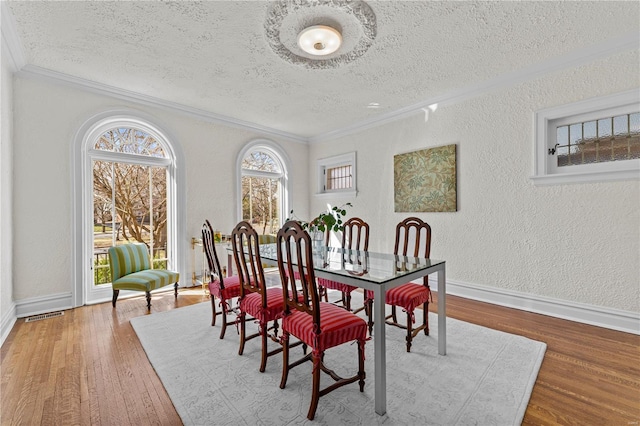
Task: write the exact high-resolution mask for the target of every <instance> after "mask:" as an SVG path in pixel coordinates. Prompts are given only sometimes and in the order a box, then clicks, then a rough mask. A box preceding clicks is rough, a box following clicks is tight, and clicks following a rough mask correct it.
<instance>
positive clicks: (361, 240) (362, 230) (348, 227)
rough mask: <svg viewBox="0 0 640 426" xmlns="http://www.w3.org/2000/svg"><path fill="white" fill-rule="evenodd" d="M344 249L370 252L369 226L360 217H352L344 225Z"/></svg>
mask: <svg viewBox="0 0 640 426" xmlns="http://www.w3.org/2000/svg"><path fill="white" fill-rule="evenodd" d="M343 226H344V230H343V231H342V248H346V249H350V250H364V251H367V250H369V224H368V223H367V222H365V221H364V220H362V219H360V218H359V217H352V218H351V219H349V220H347V221H346V222H345V223H344V225H343Z"/></svg>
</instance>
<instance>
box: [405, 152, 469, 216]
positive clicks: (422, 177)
mask: <svg viewBox="0 0 640 426" xmlns="http://www.w3.org/2000/svg"><path fill="white" fill-rule="evenodd" d="M393 187H394V205H395V211H396V212H455V211H457V209H458V204H457V191H456V145H455V144H454V145H447V146H440V147H436V148H429V149H422V150H420V151H414V152H408V153H405V154H398V155H394V157H393Z"/></svg>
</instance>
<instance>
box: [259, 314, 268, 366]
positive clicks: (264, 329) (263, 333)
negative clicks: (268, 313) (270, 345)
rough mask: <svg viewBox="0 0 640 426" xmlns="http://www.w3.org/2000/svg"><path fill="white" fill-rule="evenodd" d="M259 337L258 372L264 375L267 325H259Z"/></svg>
mask: <svg viewBox="0 0 640 426" xmlns="http://www.w3.org/2000/svg"><path fill="white" fill-rule="evenodd" d="M260 335H261V336H260V337H262V357H261V360H260V372H261V373H264V370H265V369H266V368H267V337H268V331H267V323H266V322H264V323H262V322H261V323H260Z"/></svg>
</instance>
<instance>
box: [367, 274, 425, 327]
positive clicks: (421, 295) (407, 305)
mask: <svg viewBox="0 0 640 426" xmlns="http://www.w3.org/2000/svg"><path fill="white" fill-rule="evenodd" d="M364 297H365V301H366V300H373V291H371V290H365V296H364ZM430 299H431V289H429V288H428V287H425V286H423V285H421V284H414V283H407V284H403V285H401V286H398V287H395V288H392V289H391V290H389V291H387V293H386V296H385V303H386V304H387V305H396V306H400V307H402V308H403V309H404V310H405V311H407V312H413V311H414V310H415V309H416V308H417V307H418V306H420V305H422V304H423V303H425V302H426V301H428V300H430ZM414 322H415V321H414Z"/></svg>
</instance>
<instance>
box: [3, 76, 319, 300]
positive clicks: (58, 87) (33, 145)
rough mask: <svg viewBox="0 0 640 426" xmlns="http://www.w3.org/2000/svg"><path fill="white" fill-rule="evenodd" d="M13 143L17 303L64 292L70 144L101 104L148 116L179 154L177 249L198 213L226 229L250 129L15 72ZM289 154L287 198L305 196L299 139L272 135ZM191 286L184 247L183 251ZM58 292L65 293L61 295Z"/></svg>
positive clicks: (192, 231) (67, 288)
mask: <svg viewBox="0 0 640 426" xmlns="http://www.w3.org/2000/svg"><path fill="white" fill-rule="evenodd" d="M14 93H15V105H14V107H15V114H14V117H15V130H14V133H15V145H14V173H15V175H14V176H15V178H14V196H15V198H14V206H13V211H14V215H15V217H14V240H15V242H14V251H13V256H14V260H13V261H14V263H13V265H14V269H13V270H14V286H13V293H14V298H15V300H16V301H17V303H18V304H21V303H24V302H25V301H29V300H38V299H41V298H47V297H56V295H66V294H69V293H70V292H71V291H72V284H73V283H72V282H71V272H72V259H71V256H72V251H71V249H72V236H71V233H72V223H71V222H72V219H71V213H72V201H73V194H72V193H71V191H72V181H71V179H72V167H73V165H72V164H71V158H72V155H71V149H72V145H73V141H74V137H75V134H76V132H77V130H78V129H79V128H80V127H81V126H82V124H83V123H84V122H85V121H86V120H87V119H89V118H90V117H91V116H93V115H95V114H97V113H100V112H102V111H105V110H115V109H123V108H128V109H134V110H139V111H141V112H142V113H144V114H146V115H150V116H152V117H154V118H155V121H154V123H153V124H157V125H160V126H161V127H162V128H163V129H164V130H166V131H167V132H168V134H169V135H170V136H172V137H174V138H175V139H174V140H173V141H172V142H174V143H176V144H179V145H180V147H181V149H182V152H183V153H184V156H185V160H186V188H187V196H186V206H182V208H184V209H186V218H187V223H186V230H187V232H186V235H184V236H182V239H183V241H182V243H183V245H184V247H185V248H189V247H190V241H191V237H192V236H199V235H200V229H201V226H202V223H203V221H204V219H209V220H210V221H211V222H212V224H213V225H214V226H215V227H216V228H218V229H221V230H227V232H229V233H230V232H231V229H232V228H233V226H234V225H235V224H236V222H237V218H236V202H237V197H236V194H235V192H234V191H235V188H234V186H235V176H236V170H235V165H236V157H237V155H238V153H239V152H240V150H241V149H242V147H243V146H244V145H245V144H246V143H248V142H250V141H251V140H253V139H256V138H265V137H264V135H260V134H258V133H255V132H251V131H247V130H240V129H237V128H231V127H227V126H223V125H220V124H214V123H211V122H205V121H202V120H199V119H195V118H193V117H191V116H187V115H184V114H178V113H176V112H173V111H169V110H166V109H161V108H154V107H148V106H141V105H137V104H133V103H127V102H124V101H121V100H117V99H113V98H110V97H107V96H102V95H99V94H95V93H90V92H87V91H84V90H79V89H77V88H73V87H69V86H67V85H62V84H55V83H50V82H48V81H45V80H43V79H34V78H22V77H16V79H15V86H14ZM266 139H270V140H273V141H275V142H276V143H278V145H279V146H281V147H282V148H283V149H284V150H285V151H286V153H287V155H288V156H289V158H290V159H291V160H292V168H293V170H291V171H290V175H291V181H292V183H293V197H294V198H297V199H305V200H306V198H307V191H306V189H307V187H308V177H307V161H308V156H307V146H306V145H305V144H302V143H298V142H291V141H287V140H275V139H274V138H270V137H267V138H266ZM183 255H184V257H185V264H186V267H187V270H185V271H180V272H181V274H182V280H181V281H182V283H183V284H187V285H191V272H192V270H193V269H192V265H191V253H190V252H189V251H188V250H186V251H185V253H183ZM64 297H66V296H64Z"/></svg>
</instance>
